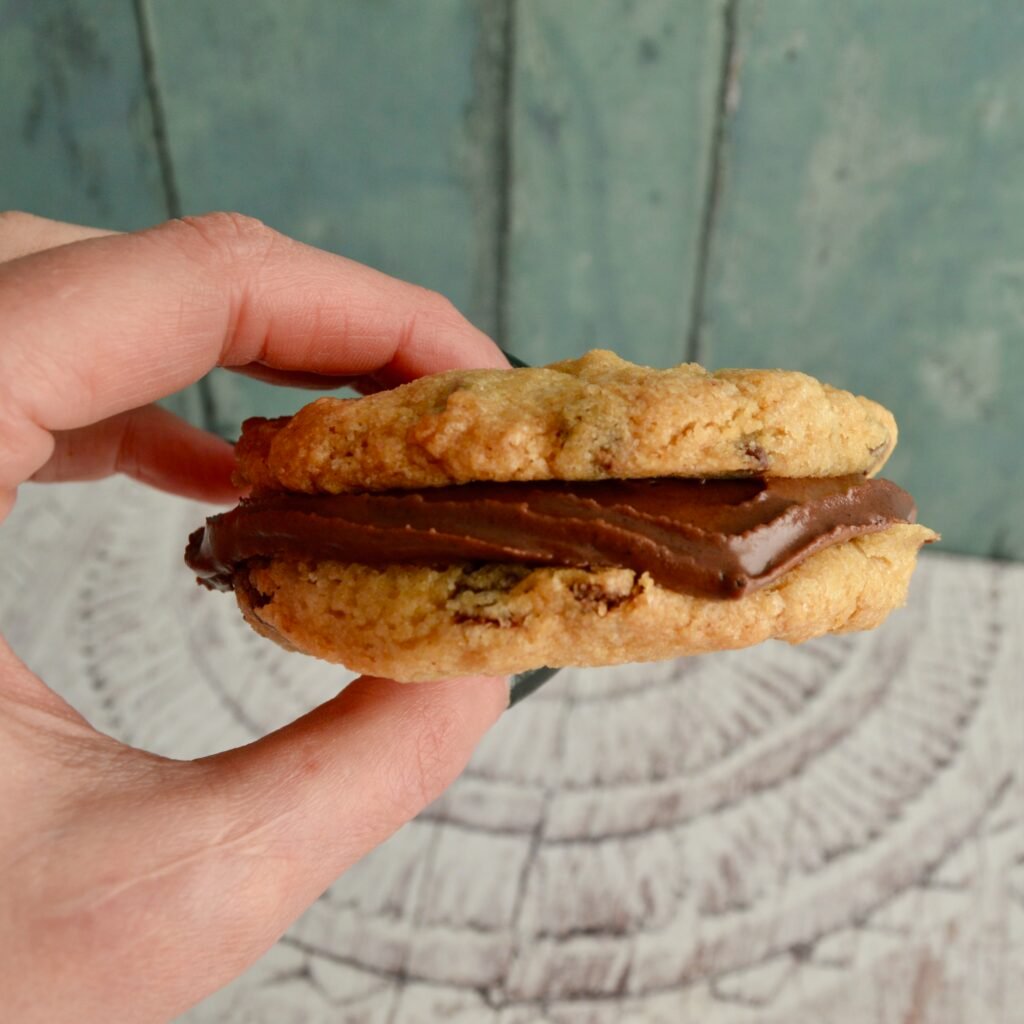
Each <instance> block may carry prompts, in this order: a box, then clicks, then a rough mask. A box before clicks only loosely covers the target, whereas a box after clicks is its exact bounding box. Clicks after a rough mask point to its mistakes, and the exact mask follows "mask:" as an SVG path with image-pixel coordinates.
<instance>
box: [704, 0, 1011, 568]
mask: <svg viewBox="0 0 1024 1024" xmlns="http://www.w3.org/2000/svg"><path fill="white" fill-rule="evenodd" d="M1022 38H1024V7H1022V6H1021V5H1020V4H1019V3H1015V2H1011V0H1001V2H993V3H988V4H959V3H941V4H939V3H934V2H928V0H904V2H902V3H899V4H886V3H880V2H877V0H846V2H844V3H842V4H820V3H817V2H815V0H772V2H771V3H763V4H762V3H756V4H755V3H741V5H740V21H739V34H738V39H737V47H738V53H737V56H738V58H739V60H738V65H739V67H740V68H741V70H740V73H739V80H738V82H737V83H736V88H735V90H734V91H736V92H737V93H738V97H739V100H738V106H737V107H736V109H735V111H734V112H733V113H732V114H731V116H730V117H729V118H728V122H727V135H726V145H725V149H724V152H723V163H724V182H725V185H724V190H723V192H722V197H721V202H720V204H719V208H718V209H717V211H716V217H715V228H716V230H715V233H714V243H713V247H712V259H711V280H710V287H709V292H708V303H707V321H706V323H705V324H704V335H705V341H706V344H707V350H708V353H709V356H710V359H711V361H712V362H713V363H714V364H716V365H747V364H751V365H757V366H775V365H781V366H789V367H793V368H799V369H804V370H807V371H808V372H810V373H813V374H816V375H819V376H821V377H823V378H825V379H828V380H831V381H833V382H834V383H836V384H839V385H841V386H844V387H849V388H852V389H855V390H857V391H860V392H862V393H865V394H869V395H871V396H873V397H876V398H878V399H879V400H881V401H882V402H884V403H885V404H886V405H888V406H889V407H891V408H892V409H893V410H894V411H895V412H896V414H897V418H898V420H899V422H900V426H901V430H902V433H901V439H900V446H899V448H898V450H897V452H896V454H895V456H894V457H893V459H892V461H891V463H890V467H889V470H887V472H888V473H889V474H890V475H891V476H893V477H894V478H895V479H897V480H899V481H901V482H903V483H904V484H905V485H906V486H908V487H909V489H910V490H912V492H913V493H914V495H915V496H916V497H917V499H918V501H919V504H920V506H921V518H922V520H923V521H924V522H926V523H928V524H929V525H931V526H933V527H936V528H937V529H939V530H941V531H942V533H943V535H944V539H945V547H946V549H947V550H954V551H965V552H977V553H982V554H985V553H994V554H998V555H1005V556H1013V557H1024V533H1022V531H1021V529H1020V518H1021V511H1022V509H1024V456H1022V451H1024V446H1022V441H1021V439H1022V437H1024V403H1022V402H1021V392H1022V388H1024V337H1022V335H1024V106H1022V97H1024V61H1022V60H1021V39H1022Z"/></svg>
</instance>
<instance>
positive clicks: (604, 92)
mask: <svg viewBox="0 0 1024 1024" xmlns="http://www.w3.org/2000/svg"><path fill="white" fill-rule="evenodd" d="M722 24H723V19H722V17H721V8H720V5H719V4H718V3H715V2H712V0H647V2H644V3H635V2H632V0H562V2H560V3H557V4H553V3H550V2H548V0H521V2H519V3H518V4H517V5H516V9H515V33H514V40H515V47H514V54H513V66H514V78H513V90H512V137H511V145H510V152H511V166H512V175H511V197H510V210H509V226H510V232H509V239H508V253H507V279H506V281H505V290H504V297H505V318H506V320H507V325H508V340H509V343H510V345H511V346H512V347H513V348H514V349H515V350H516V351H517V352H520V353H521V354H522V355H523V356H524V357H525V358H527V359H529V360H531V361H534V362H546V361H549V360H551V359H556V358H564V357H569V356H575V355H578V354H580V353H581V352H583V351H585V350H586V349H588V348H593V347H595V346H601V347H608V348H614V349H616V350H617V351H618V352H620V353H621V354H622V355H624V356H627V357H630V358H632V359H636V360H639V361H641V362H646V363H651V364H653V365H670V364H672V363H678V362H679V361H680V360H682V359H683V358H684V356H685V352H686V338H687V334H688V331H689V319H690V313H691V308H692V291H693V285H694V280H695V278H696V276H697V261H698V252H699V244H700V228H701V210H702V202H703V200H704V196H705V193H706V191H707V181H706V178H707V173H708V166H709V148H710V142H711V139H712V131H713V122H714V110H715V98H716V91H717V87H718V80H719V72H720V64H721V59H722V40H721V32H722Z"/></svg>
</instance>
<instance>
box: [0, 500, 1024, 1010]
mask: <svg viewBox="0 0 1024 1024" xmlns="http://www.w3.org/2000/svg"><path fill="white" fill-rule="evenodd" d="M201 514H202V510H201V509H200V508H199V507H198V506H195V505H193V504H190V503H185V502H180V501H176V500H174V499H171V498H168V497H167V496H165V495H160V494H156V493H154V492H150V491H146V490H144V489H142V488H140V487H138V486H136V485H132V484H130V483H127V482H125V481H121V480H113V481H108V482H105V483H103V484H101V485H94V486H67V487H62V488H60V489H58V488H55V487H50V488H43V487H34V488H33V487H29V488H26V489H25V490H24V492H23V494H22V495H21V497H20V499H19V503H18V506H17V507H16V509H15V511H14V513H13V516H12V518H11V520H10V522H9V523H8V524H5V527H4V529H3V530H2V531H0V623H2V625H3V628H4V632H5V634H6V635H7V637H8V639H9V640H10V642H11V643H12V645H13V646H14V648H15V649H16V650H17V651H18V652H19V653H20V654H21V655H22V656H23V657H24V658H25V659H26V660H27V661H28V663H29V664H30V665H31V666H32V667H33V668H34V669H35V670H36V671H38V672H39V673H40V674H41V675H42V676H43V677H44V678H46V679H48V680H49V681H50V682H51V683H53V684H54V685H55V687H56V688H57V689H58V690H59V691H60V692H62V693H63V694H64V695H65V696H67V697H68V698H69V699H70V700H71V701H72V702H73V703H74V704H75V705H76V706H78V707H79V708H80V709H81V710H82V711H83V712H84V713H85V714H86V715H87V716H88V717H89V718H90V719H91V720H92V721H94V722H95V723H96V724H97V726H99V727H100V728H103V729H106V730H109V731H110V732H112V733H113V734H115V735H117V736H119V737H121V738H122V739H124V740H126V741H127V742H131V743H134V744H136V745H139V746H142V747H145V748H148V749H151V750H155V751H158V752H160V753H163V754H167V755H171V756H177V757H194V756H200V755H203V754H207V753H210V752H212V751H214V750H218V749H223V748H224V747H227V746H231V745H235V744H238V743H243V742H246V741H247V740H249V739H251V738H252V737H254V736H256V735H261V734H263V733H265V732H266V731H268V730H269V729H272V728H275V727H276V726H278V725H281V724H283V723H284V722H286V721H288V720H290V719H292V718H294V717H295V716H296V715H298V714H301V713H302V712H303V711H304V710H306V709H307V708H309V707H312V706H313V705H314V704H316V703H317V702H318V701H320V700H322V699H323V698H324V697H325V696H326V695H329V694H333V693H334V692H336V690H337V687H338V685H339V682H340V681H341V680H342V679H343V678H344V674H343V673H339V671H338V669H337V668H335V667H332V666H328V665H325V664H322V663H319V662H315V661H312V660H310V659H305V658H302V657H297V656H295V655H288V654H285V653H284V652H282V651H280V650H279V649H277V648H276V647H273V646H272V645H269V644H267V643H266V642H264V641H262V640H261V639H260V638H258V637H257V636H256V635H255V634H253V633H252V632H251V631H249V630H248V629H246V627H244V625H243V624H242V623H241V621H240V619H239V616H238V614H237V611H236V610H235V608H234V606H233V603H232V602H231V601H230V599H228V598H225V597H222V596H218V595H211V594H208V593H206V592H202V591H200V590H199V588H197V587H195V585H194V583H193V581H192V580H191V578H190V577H189V574H188V573H187V571H186V570H185V569H184V568H183V566H182V564H181V541H182V538H183V537H184V536H185V534H186V533H187V531H188V530H189V529H190V528H191V527H192V526H193V525H194V523H195V522H196V521H197V520H198V518H199V517H200V515H201ZM40 608H45V609H47V613H46V615H45V616H43V615H40V614H39V612H38V609H40ZM1022 614H1024V566H1007V565H1002V564H998V563H993V562H985V561H981V560H972V559H965V558H956V557H950V556H945V557H941V556H939V557H936V556H931V557H925V558H924V559H923V560H922V565H921V567H920V569H919V571H918V574H917V576H916V578H915V582H914V585H913V587H912V593H911V599H910V604H909V606H908V608H907V609H906V610H905V611H903V612H901V613H897V614H895V615H894V616H893V617H892V618H891V619H890V620H889V622H887V623H886V624H885V626H883V627H882V628H881V629H879V630H877V631H875V632H873V633H870V634H860V635H853V636H848V637H834V638H826V639H823V640H820V641H814V642H811V643H808V644H805V645H802V646H800V647H797V648H790V647H786V646H783V645H779V644H765V645H762V646H760V647H758V648H754V649H751V650H747V651H737V652H730V653H725V654H720V655H711V656H707V657H704V658H697V659H689V660H686V661H679V662H667V663H663V664H659V665H649V666H627V667H620V668H616V669H609V670H589V671H587V670H576V671H566V672H563V673H561V674H560V675H559V676H557V677H556V679H555V680H553V681H552V682H551V683H550V684H548V686H546V687H545V688H544V689H542V690H541V691H539V692H538V693H537V694H536V695H535V696H534V697H531V698H530V699H529V700H528V701H526V702H525V703H524V704H522V705H521V706H519V707H518V708H516V709H514V710H513V711H512V712H510V713H509V714H508V715H506V716H505V717H504V719H503V720H502V721H501V722H500V723H499V725H498V726H497V727H496V728H495V729H494V730H493V731H492V733H491V734H490V735H489V736H488V737H487V738H486V739H485V741H484V743H483V744H482V746H481V747H480V749H479V750H478V751H477V753H476V755H475V756H474V758H473V760H472V762H471V764H470V766H469V768H468V769H467V771H466V773H465V774H464V776H463V777H462V778H461V779H460V780H459V781H458V782H457V783H456V784H455V785H454V786H453V787H452V788H451V789H450V790H449V792H448V793H447V794H445V795H444V796H443V797H442V798H441V799H440V800H438V801H437V802H436V803H435V804H434V805H433V806H432V807H430V808H428V810H427V811H426V812H425V813H424V814H423V815H421V816H420V818H419V819H417V820H416V821H415V822H413V823H411V824H410V825H409V826H407V827H406V828H405V829H404V830H402V831H401V832H400V833H399V834H398V835H397V836H395V837H394V838H393V839H392V840H390V841H389V842H388V843H386V844H385V845H384V846H383V847H381V848H380V849H379V850H377V851H375V852H374V853H373V854H372V855H371V856H369V857H367V858H366V859H365V860H364V861H363V862H362V863H360V864H359V865H358V866H357V867H356V868H355V869H354V870H352V871H351V872H350V873H349V874H348V875H346V876H345V877H344V878H342V879H341V880H340V881H339V882H338V883H337V884H336V885H335V886H333V887H332V888H331V889H330V890H329V891H328V892H327V893H325V894H324V896H323V897H322V898H321V899H320V900H319V901H318V902H317V903H316V904H315V905H314V906H313V907H312V908H311V909H310V910H309V911H308V912H307V914H306V915H305V916H304V917H303V918H302V919H301V920H300V921H299V922H297V923H296V925H295V926H294V927H293V928H292V929H291V930H290V932H289V933H288V935H287V936H286V937H285V938H284V939H282V941H281V942H280V943H279V944H278V945H277V946H276V947H275V948H274V949H273V950H272V951H271V952H270V953H269V954H268V955H267V956H266V957H265V958H264V959H263V960H262V961H261V962H260V963H259V964H258V965H256V967H254V968H253V969H252V970H251V971H250V972H248V973H247V974H246V975H245V976H244V977H243V978H241V979H240V980H239V981H238V982H236V983H235V984H233V985H232V986H229V987H228V988H227V989H225V990H224V991H223V992H221V993H219V994H217V995H216V996H214V997H213V998H211V999H210V1000H208V1001H207V1002H206V1003H204V1004H202V1005H201V1006H199V1007H197V1008H196V1009H195V1010H194V1011H192V1012H191V1013H189V1014H187V1015H186V1016H185V1017H184V1018H183V1020H186V1021H189V1022H195V1024H198V1022H200V1021H218V1022H221V1021H238V1022H241V1021H267V1022H271V1021H273V1022H277V1021H281V1020H293V1021H296V1022H301V1024H306V1022H309V1024H313V1022H321V1021H323V1022H327V1021H331V1022H337V1021H343V1022H346V1021H352V1022H363V1021H396V1022H407V1021H411V1022H418V1021H430V1020H441V1019H445V1020H447V1019H452V1020H463V1021H467V1022H474V1024H476V1022H484V1024H486V1022H493V1024H508V1022H524V1024H525V1022H533V1021H553V1022H559V1024H563V1022H564V1024H570V1022H571V1024H577V1022H580V1021H587V1022H591V1021H592V1022H598V1024H603V1022H609V1024H611V1022H619V1021H623V1020H637V1021H641V1020H642V1021H645V1022H646V1021H655V1022H665V1024H675V1022H677V1021H679V1020H701V1021H702V1022H708V1024H726V1022H729V1024H754V1022H755V1021H756V1022H759V1024H760V1022H769V1024H783V1022H787V1024H788V1022H792V1021H804V1020H807V1021H810V1020H828V1021H830V1022H834V1024H868V1022H870V1024H906V1022H907V1021H916V1022H919V1024H949V1022H951V1021H966V1020H970V1021H984V1022H985V1024H1015V1022H1017V1021H1019V1020H1020V1019H1021V1016H1020V1013H1019V1007H1020V1006H1021V1005H1024V1003H1022V1002H1021V1000H1022V999H1024V975H1022V973H1021V972H1020V970H1019V963H1020V957H1021V956H1022V955H1024V804H1022V797H1024V787H1022V785H1021V781H1022V779H1021V756H1020V755H1021V737H1022V736H1024V695H1022V692H1021V689H1020V664H1021V661H1022V658H1024V643H1022V639H1021V634H1020V631H1019V630H1018V629H1017V628H1016V624H1017V623H1018V622H1019V621H1020V618H1021V615H1022ZM55 634H59V635H61V636H62V637H64V638H65V639H66V642H65V643H64V644H63V645H55V644H53V643H52V637H53V636H54V635H55Z"/></svg>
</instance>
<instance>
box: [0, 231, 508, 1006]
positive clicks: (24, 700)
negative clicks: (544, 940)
mask: <svg viewBox="0 0 1024 1024" xmlns="http://www.w3.org/2000/svg"><path fill="white" fill-rule="evenodd" d="M215 365H221V366H226V367H230V368H232V369H236V370H240V371H242V372H249V373H252V374H253V375H256V376H260V377H262V378H265V379H273V380H278V381H282V382H290V383H296V382H297V383H307V384H309V383H321V384H327V385H328V386H334V385H335V384H336V383H337V382H338V380H339V379H340V378H361V379H363V380H364V381H365V382H367V383H368V384H369V385H370V386H373V385H377V386H379V385H385V386H386V385H390V384H392V383H396V382H399V381H401V380H405V379H410V378H412V377H416V376H419V375H421V374H424V373H430V372H434V371H437V370H442V369H446V368H450V367H456V366H503V365H505V361H504V359H503V358H502V356H501V354H500V352H499V351H498V349H497V348H496V347H495V346H494V345H493V344H492V343H491V342H490V341H489V340H488V339H487V338H486V337H484V335H482V334H481V333H480V332H479V331H477V330H476V329H475V328H474V327H472V326H471V325H470V324H469V323H468V322H467V321H465V320H464V319H463V318H462V317H461V316H460V315H459V314H458V313H457V312H456V311H455V310H454V308H453V307H452V306H451V305H450V304H449V303H447V302H446V301H445V300H444V299H442V298H440V297H439V296H437V295H434V294H432V293H430V292H427V291H425V290H423V289H421V288H417V287H415V286H413V285H408V284H403V283H401V282H398V281H395V280H393V279H391V278H388V277H386V276H385V275H383V274H380V273H377V272H375V271H373V270H370V269H369V268H367V267H363V266H360V265H358V264H356V263H352V262H351V261H348V260H345V259H342V258H340V257H337V256H332V255H329V254H327V253H324V252H320V251H318V250H316V249H311V248H309V247H307V246H303V245H300V244H299V243H297V242H294V241H291V240H289V239H287V238H284V237H283V236H281V235H278V234H276V233H275V232H273V231H270V230H269V229H268V228H265V227H264V226H262V225H260V224H259V223H258V222H255V221H251V220H249V219H247V218H242V217H238V216H235V215H227V214H214V215H210V216H206V217H199V218H194V219H185V220H179V221H173V222H170V223H168V224H164V225H161V226H160V227H157V228H154V229H152V230H150V231H144V232H141V233H138V234H131V235H108V234H105V233H103V232H96V231H92V230H90V229H86V228H79V227H74V226H72V225H64V224H57V223H55V222H52V221H45V220H41V219H39V218H33V217H27V216H25V215H20V214H14V215H5V216H0V519H2V518H3V517H4V516H5V515H6V513H7V512H8V511H9V509H10V507H11V505H12V504H13V502H14V496H15V490H16V488H17V486H18V485H19V484H20V483H21V482H23V481H25V480H29V479H34V480H44V481H56V480H72V479H76V480H80V479H94V478H96V477H100V476H105V475H108V474H110V473H113V472H123V473H127V474H129V475H131V476H134V477H136V478H137V479H140V480H143V481H145V482H147V483H149V484H153V485H155V486H157V487H161V488H163V489H166V490H170V491H175V492H178V493H180V494H185V495H189V496H193V497H200V498H206V499H210V500H231V499H233V498H234V497H235V495H236V492H235V491H234V488H233V487H232V485H231V483H230V472H231V466H232V455H231V449H230V446H229V445H227V444H225V443H224V442H223V441H220V440H219V439H217V438H214V437H213V436H211V435H209V434H207V433H205V432H203V431H201V430H198V429H197V428H195V427H192V426H190V425H188V424H187V423H185V422H184V421H182V420H180V419H178V418H177V417H175V416H173V415H171V414H170V413H169V412H166V411H165V410H162V409H160V408H159V407H157V406H154V405H151V404H149V403H152V402H153V401H155V400H156V399H158V398H160V397H162V396H164V395H167V394H170V393H171V392H173V391H177V390H178V389H180V388H182V387H185V386H186V385H188V384H190V383H192V382H193V381H195V380H198V379H199V377H201V376H202V375H203V374H204V373H206V372H207V371H208V370H209V369H211V368H212V367H214V366H215ZM183 571H184V570H183ZM507 698H508V691H507V688H506V685H505V683H504V682H503V681H501V680H495V679H486V678H474V679H466V680H457V681H450V682H445V683H436V684H422V683H420V684H415V685H408V686H402V685H399V684H397V683H394V682H391V681H388V680H381V679H367V678H364V679H360V680H358V681H356V682H355V683H353V684H351V685H350V686H349V687H347V688H346V689H345V690H344V691H343V692H342V693H341V694H340V695H338V696H336V697H334V698H333V699H331V700H329V701H327V703H325V704H323V705H322V706H321V707H319V708H317V709H316V710H315V711H313V712H311V713H310V714H308V715H306V716H304V717H303V718H301V719H299V720H298V721H296V722H294V723H292V724H291V725H289V726H287V727H285V728H284V729H281V730H279V731H278V732H275V733H272V734H271V735H269V736H267V737H265V738H263V739H261V740H258V741H257V742H255V743H252V744H249V745H248V746H245V747H241V748H239V749H237V750H231V751H227V752H226V753H223V754H218V755H215V756H212V757H207V758H203V759H200V760H198V761H193V762H183V761H173V760H169V759H167V758H162V757H157V756H155V755H152V754H148V753H146V752H144V751H140V750H135V749H133V748H131V747H127V746H124V745H123V744H120V743H118V742H116V741H115V740H113V739H111V738H110V737H108V736H104V735H102V734H101V733H99V732H97V731H96V730H94V729H93V728H92V727H91V726H90V725H89V724H88V723H87V722H86V721H85V720H84V719H83V718H82V717H81V716H80V715H79V714H78V713H77V712H75V711H74V709H72V708H71V707H70V706H69V705H68V704H67V703H65V702H64V701H63V700H62V699H61V698H60V697H58V696H57V695H56V694H55V693H54V692H53V691H51V690H50V689H48V688H47V687H46V685H45V684H44V683H43V682H42V681H41V680H39V679H38V678H37V677H36V676H34V675H33V674H32V672H31V671H30V670H29V669H28V668H27V667H26V666H25V665H23V664H22V663H21V662H20V661H19V660H18V659H17V658H16V657H15V656H14V654H13V653H12V652H11V650H10V649H9V648H8V647H7V646H6V644H4V643H3V641H2V639H0V994H2V995H0V1001H2V1007H3V1013H2V1015H3V1017H4V1019H7V1020H11V1021H19V1022H23V1021H46V1022H47V1024H55V1022H60V1021H75V1022H76V1024H80V1022H81V1024H84V1022H89V1021H118V1022H133V1021H162V1020H166V1019H167V1018H168V1017H170V1016H172V1015H174V1014H176V1013H178V1012H180V1011H182V1010H184V1009H185V1008H186V1007H188V1006H190V1005H192V1004H193V1003H195V1002H197V1001H198V1000H199V999H201V998H202V997H203V996H205V995H207V994H209V993H210V992H213V991H214V990H216V989H217V988H219V987H220V986H222V985H223V984H225V983H226V982H227V981H228V980H230V979H231V978H232V977H234V976H235V975H237V974H239V973H240V972H241V971H242V970H244V969H245V968H246V967H247V966H248V965H249V964H250V963H252V962H253V961H254V960H255V959H256V958H257V957H258V956H260V954H261V953H263V952H264V951H265V950H266V949H267V948H268V947H269V946H270V945H272V944H273V942H274V941H275V940H276V939H277V938H278V936H279V935H280V934H281V933H282V932H283V931H284V930H285V928H286V927H287V926H288V925H289V924H290V923H291V922H292V921H293V920H294V919H295V918H296V917H297V916H298V915H299V914H300V913H301V912H302V911H303V910H304V909H305V908H306V907H307V906H308V905H309V904H310V903H312V902H313V901H314V900H315V899H316V898H317V896H318V895H319V894H320V893H321V892H322V891H323V890H324V889H325V888H327V886H328V885H330V883H331V882H332V881H333V880H334V879H335V878H336V877H337V876H338V875H339V874H341V873H342V872H343V871H344V870H345V869H346V868H348V867H349V866H350V865H351V864H353V863H354V862H355V861H356V860H358V859H359V858H360V857H362V856H363V855H364V854H365V853H366V852H367V851H368V850H370V849H372V848H373V847H374V846H376V845H377V844H378V843H380V842H381V841H383V840H384V839H385V838H387V837H388V836H389V835H390V834H391V833H392V832H394V831H395V830H396V829H397V828H398V827H399V826H400V825H401V824H403V823H404V822H405V821H407V820H408V819H409V818H411V817H412V816H413V815H415V814H416V813H417V812H418V811H419V810H420V809H421V808H422V807H423V806H425V805H426V804H427V803H429V802H430V801H431V800H433V799H434V798H435V797H436V796H438V794H439V793H440V792H441V791H442V790H443V789H444V788H445V787H446V786H447V785H448V784H449V783H450V782H451V781H452V780H453V779H454V777H455V776H456V775H457V774H458V773H459V771H461V769H462V768H463V766H464V765H465V763H466V760H467V759H468V757H469V754H470V752H471V751H472V749H473V747H474V746H475V744H476V743H477V741H478V740H479V739H480V737H481V736H482V734H483V733H484V731H485V730H486V729H487V728H488V727H489V726H490V725H491V724H492V723H493V722H494V720H495V719H496V718H497V716H498V715H499V714H500V713H501V711H502V709H503V708H504V706H505V704H506V701H507Z"/></svg>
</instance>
